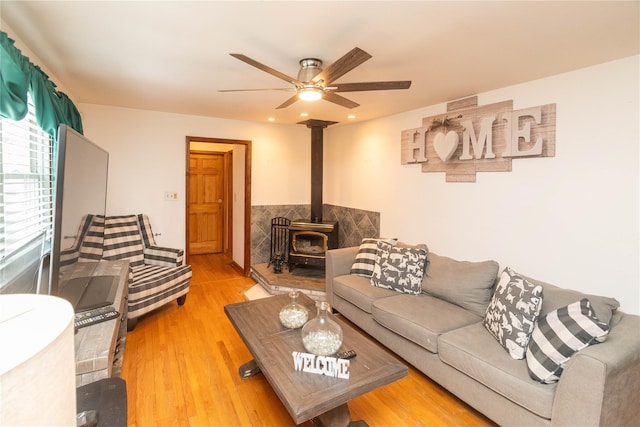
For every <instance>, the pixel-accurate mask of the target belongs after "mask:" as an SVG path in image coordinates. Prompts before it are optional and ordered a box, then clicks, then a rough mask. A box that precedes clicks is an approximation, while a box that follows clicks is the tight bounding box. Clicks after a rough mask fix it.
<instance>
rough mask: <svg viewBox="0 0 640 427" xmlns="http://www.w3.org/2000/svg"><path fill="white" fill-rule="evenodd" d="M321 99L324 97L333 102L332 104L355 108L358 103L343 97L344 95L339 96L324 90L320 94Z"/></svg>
mask: <svg viewBox="0 0 640 427" xmlns="http://www.w3.org/2000/svg"><path fill="white" fill-rule="evenodd" d="M322 99H324V100H325V101H329V102H333V103H334V104H338V105H342V106H343V107H347V108H356V107H358V106H359V105H360V104H358V103H357V102H353V101H351V100H350V99H347V98H345V97H344V96H340V95H337V94H335V93H331V92H325V93H324V94H323V95H322Z"/></svg>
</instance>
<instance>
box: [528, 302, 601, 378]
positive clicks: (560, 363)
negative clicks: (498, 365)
mask: <svg viewBox="0 0 640 427" xmlns="http://www.w3.org/2000/svg"><path fill="white" fill-rule="evenodd" d="M608 334H609V325H607V324H606V323H602V322H600V320H598V318H597V316H596V315H595V314H594V312H593V310H592V309H591V304H590V303H589V300H588V299H586V298H583V299H582V300H580V301H577V302H574V303H573V304H569V305H568V306H565V307H561V308H559V309H557V310H554V311H552V312H551V313H548V314H547V315H545V316H543V317H541V318H540V320H539V321H538V325H537V326H536V328H535V329H534V330H533V333H532V334H531V341H530V342H529V346H528V347H527V368H528V369H529V375H530V376H531V378H533V379H534V380H536V381H540V382H541V383H545V384H551V383H554V382H557V381H558V379H560V375H561V374H562V371H563V369H564V366H565V365H566V364H567V362H568V361H569V359H570V358H571V356H573V355H574V354H575V353H576V352H577V351H580V350H582V349H583V348H586V347H588V346H589V345H591V344H594V343H599V342H603V341H604V340H605V339H606V338H607V335H608Z"/></svg>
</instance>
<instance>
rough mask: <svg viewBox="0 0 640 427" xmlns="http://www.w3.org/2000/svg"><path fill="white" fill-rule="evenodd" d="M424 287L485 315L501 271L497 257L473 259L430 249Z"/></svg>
mask: <svg viewBox="0 0 640 427" xmlns="http://www.w3.org/2000/svg"><path fill="white" fill-rule="evenodd" d="M427 263H428V265H427V271H426V274H425V277H424V280H423V281H422V291H423V292H425V293H427V294H429V295H433V296H435V297H438V298H441V299H443V300H445V301H449V302H450V303H452V304H456V305H459V306H460V307H462V308H466V309H467V310H470V311H472V312H473V313H475V314H477V315H478V316H484V313H485V311H486V309H487V305H489V300H490V299H491V294H492V291H493V285H494V284H495V281H496V276H497V275H498V267H499V266H498V263H497V262H495V261H482V262H469V261H457V260H454V259H452V258H448V257H444V256H440V255H437V254H435V253H433V252H429V255H428V259H427Z"/></svg>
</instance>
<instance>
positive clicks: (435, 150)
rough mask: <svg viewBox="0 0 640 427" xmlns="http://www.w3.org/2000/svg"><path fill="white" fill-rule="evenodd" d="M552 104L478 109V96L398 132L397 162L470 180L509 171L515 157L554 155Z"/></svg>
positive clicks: (500, 104)
mask: <svg viewBox="0 0 640 427" xmlns="http://www.w3.org/2000/svg"><path fill="white" fill-rule="evenodd" d="M555 134H556V104H547V105H540V106H537V107H530V108H524V109H521V110H514V109H513V101H512V100H510V101H502V102H498V103H495V104H489V105H485V106H482V107H478V97H477V96H474V97H471V98H465V99H462V100H459V101H454V102H450V103H448V104H447V112H446V113H445V114H440V115H437V116H430V117H425V118H423V119H422V127H419V128H415V129H407V130H403V131H402V138H401V162H402V164H403V165H406V164H414V163H419V164H421V165H422V172H445V174H446V175H445V176H446V181H447V182H475V181H476V172H510V171H511V160H512V159H514V158H519V157H554V156H555V153H556V135H555Z"/></svg>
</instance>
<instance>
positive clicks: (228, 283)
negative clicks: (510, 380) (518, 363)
mask: <svg viewBox="0 0 640 427" xmlns="http://www.w3.org/2000/svg"><path fill="white" fill-rule="evenodd" d="M190 262H191V265H192V267H193V280H192V282H191V290H190V292H189V295H188V297H187V302H186V304H185V305H184V306H182V307H178V305H177V304H167V305H166V306H165V307H162V308H160V309H158V310H156V311H154V312H152V313H149V314H148V315H146V316H144V317H142V318H141V319H140V320H139V321H138V325H137V327H136V329H135V330H133V331H132V332H130V333H129V334H128V335H127V344H126V348H125V357H124V365H123V369H122V377H123V378H124V379H125V380H126V382H127V397H128V420H129V425H130V426H135V427H144V426H295V423H294V422H293V420H292V419H291V417H290V416H289V414H288V412H287V411H286V409H285V408H284V406H283V405H282V403H281V402H280V400H279V399H278V397H277V395H276V394H275V393H274V392H273V390H272V389H271V387H270V386H269V384H268V382H267V381H266V380H265V378H264V377H263V376H262V375H257V376H255V377H252V378H249V379H246V380H241V379H240V378H239V376H238V367H239V366H240V365H241V364H242V363H244V362H246V361H248V360H250V359H251V355H250V353H249V351H248V350H247V349H246V347H245V346H244V344H243V342H242V340H241V339H240V337H239V336H238V334H237V333H236V332H235V330H234V329H233V326H232V325H231V323H230V322H229V320H228V319H227V317H226V315H225V314H224V310H223V307H224V305H225V304H229V303H232V302H239V301H244V300H245V297H244V292H245V291H246V290H248V289H249V288H251V286H253V284H254V282H253V280H252V279H250V278H246V277H242V276H241V275H239V274H238V273H237V272H236V271H235V270H234V269H233V268H232V267H231V266H230V259H229V258H228V257H227V256H225V255H198V256H192V257H191V259H190ZM349 407H350V409H351V415H352V419H355V420H358V419H364V420H365V421H366V422H367V423H368V424H369V425H370V426H371V427H376V426H454V425H459V426H492V425H493V424H492V423H491V422H490V421H489V420H487V419H486V418H484V417H483V416H482V415H480V414H479V413H477V412H476V411H474V410H473V409H471V408H469V407H467V406H466V405H465V404H463V403H461V402H460V401H459V400H458V399H457V398H455V397H454V396H453V395H451V394H450V393H448V392H447V391H446V390H444V389H443V388H441V387H440V386H438V385H437V384H435V383H433V382H431V381H430V380H429V379H428V378H427V377H425V376H424V375H422V374H421V373H420V372H418V371H416V370H415V369H412V368H410V369H409V376H408V377H406V378H403V379H402V380H399V381H396V382H394V383H392V384H389V385H387V386H385V387H382V388H380V389H378V390H375V391H373V392H370V393H367V394H365V395H363V396H361V397H359V398H357V399H354V400H352V401H351V402H350V403H349ZM302 425H303V426H305V427H310V426H312V423H311V422H310V421H309V422H306V423H304V424H302Z"/></svg>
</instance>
